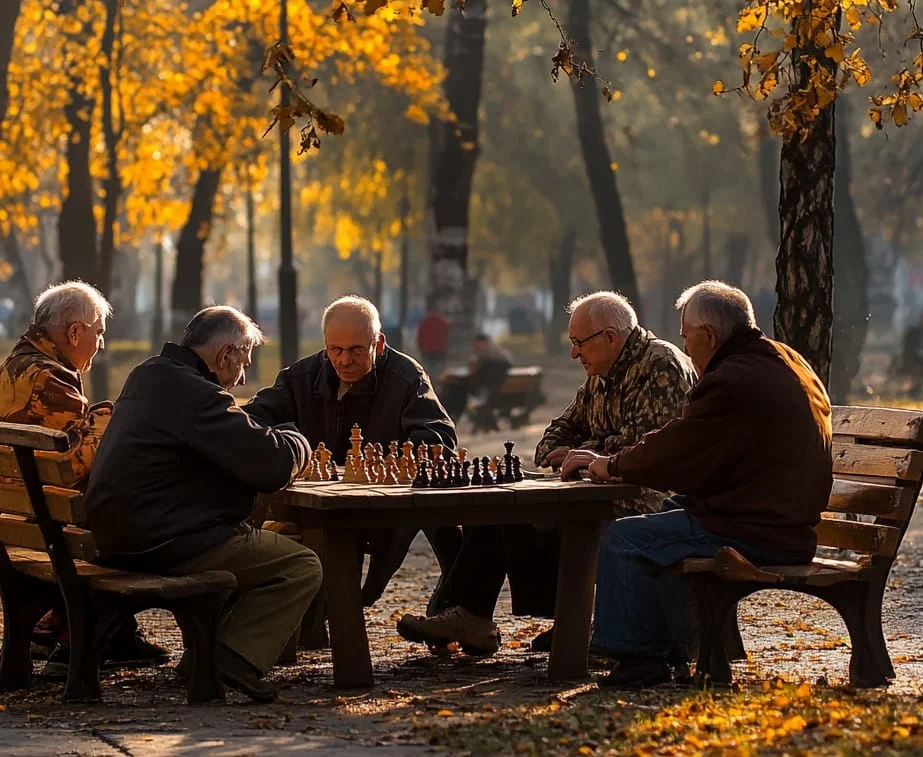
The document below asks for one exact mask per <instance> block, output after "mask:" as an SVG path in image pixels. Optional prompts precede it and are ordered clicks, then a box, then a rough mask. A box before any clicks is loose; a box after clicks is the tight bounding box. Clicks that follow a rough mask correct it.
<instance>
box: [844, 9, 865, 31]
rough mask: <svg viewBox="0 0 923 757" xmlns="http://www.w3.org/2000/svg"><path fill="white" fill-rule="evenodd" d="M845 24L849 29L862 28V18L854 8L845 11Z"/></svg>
mask: <svg viewBox="0 0 923 757" xmlns="http://www.w3.org/2000/svg"><path fill="white" fill-rule="evenodd" d="M846 23H847V24H849V28H850V29H858V28H859V27H860V26H862V16H861V15H860V14H859V11H858V10H856V8H855V7H850V8H847V9H846Z"/></svg>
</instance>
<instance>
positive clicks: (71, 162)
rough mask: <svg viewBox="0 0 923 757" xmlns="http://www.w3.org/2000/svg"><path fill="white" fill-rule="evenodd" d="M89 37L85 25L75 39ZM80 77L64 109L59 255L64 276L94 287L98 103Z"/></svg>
mask: <svg viewBox="0 0 923 757" xmlns="http://www.w3.org/2000/svg"><path fill="white" fill-rule="evenodd" d="M82 4H83V0H61V2H60V3H59V5H58V13H59V14H61V15H62V16H63V15H73V14H75V13H76V11H77V8H79V7H80V6H81V5H82ZM88 34H89V28H88V26H87V25H86V24H85V25H83V27H82V28H81V31H80V32H78V33H77V34H75V35H73V36H72V37H71V41H73V42H75V43H80V41H81V40H85V38H86V37H87V36H88ZM81 83H82V82H81V81H80V78H79V76H77V75H72V76H71V77H70V100H69V102H68V103H67V105H65V106H64V116H65V118H66V119H67V124H68V127H69V133H68V139H67V147H66V150H65V157H66V160H67V196H66V197H65V198H64V202H63V203H62V204H61V215H60V216H59V217H58V254H59V255H60V257H61V277H62V278H64V279H82V280H83V281H86V282H88V283H91V284H97V283H98V281H99V263H98V260H97V256H96V221H95V219H94V217H93V179H92V177H91V176H90V136H91V130H90V118H91V117H92V113H93V105H94V102H93V100H92V99H91V98H88V97H86V96H84V95H83V94H82V92H81V90H80V85H81Z"/></svg>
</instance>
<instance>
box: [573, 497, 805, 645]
mask: <svg viewBox="0 0 923 757" xmlns="http://www.w3.org/2000/svg"><path fill="white" fill-rule="evenodd" d="M684 499H685V498H684V497H682V496H675V497H673V498H672V499H668V500H667V501H666V502H665V503H664V506H663V509H662V510H661V511H660V512H659V513H652V514H650V515H637V516H633V517H629V518H620V519H619V520H616V521H614V522H613V523H612V524H611V525H610V526H609V528H608V529H607V530H606V533H605V534H604V536H603V541H602V544H601V546H600V551H599V571H598V573H597V578H596V612H595V624H594V629H593V639H592V642H591V644H592V646H594V647H600V648H605V649H606V650H608V651H609V652H610V654H615V655H624V656H666V655H667V654H668V653H670V652H671V651H672V650H676V651H677V652H678V653H679V654H680V655H686V656H687V657H688V656H690V654H691V652H692V650H694V649H695V648H696V646H697V643H698V623H697V621H696V616H695V608H694V605H693V600H692V595H691V592H690V591H689V587H688V586H687V584H686V578H685V576H683V575H680V574H674V573H665V572H664V570H663V569H664V568H666V567H668V566H670V565H673V564H674V563H677V562H679V561H680V560H684V559H686V558H687V557H714V556H715V554H716V553H717V552H718V550H719V549H721V548H722V547H733V548H734V549H736V550H737V551H738V552H740V553H741V554H742V555H743V556H744V557H746V558H747V559H748V560H751V561H752V562H754V563H756V564H757V565H772V564H774V565H781V564H784V563H787V562H800V560H798V559H797V558H794V557H790V556H787V555H780V554H779V553H777V552H772V553H770V552H768V551H767V550H762V549H759V548H754V547H752V546H750V545H749V544H745V543H743V542H741V541H738V540H736V539H730V538H728V537H726V536H718V535H716V534H713V533H711V532H710V531H708V530H707V529H706V528H705V527H704V526H703V525H702V524H701V523H700V522H699V521H698V520H697V519H696V518H694V517H693V516H691V515H690V514H689V513H687V512H686V511H685V510H684V509H683V500H684Z"/></svg>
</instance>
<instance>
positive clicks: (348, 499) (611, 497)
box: [263, 474, 642, 510]
mask: <svg viewBox="0 0 923 757" xmlns="http://www.w3.org/2000/svg"><path fill="white" fill-rule="evenodd" d="M263 496H268V498H269V499H270V500H271V501H272V502H278V503H279V504H282V505H289V506H293V507H305V508H309V509H314V510H342V509H349V510H357V509H358V510H361V509H367V508H371V509H384V508H388V507H392V508H408V507H410V508H414V509H417V508H430V507H444V506H447V505H477V506H494V505H513V504H518V505H523V504H528V505H551V504H567V503H574V504H577V503H580V502H613V501H618V500H634V499H639V498H641V496H642V491H641V487H639V486H634V485H632V484H594V483H590V482H588V481H561V479H560V478H559V477H558V476H557V475H556V474H552V475H549V476H548V477H547V478H533V479H527V480H525V481H517V482H515V483H510V484H493V485H491V486H457V487H451V488H440V489H429V488H427V489H414V488H412V487H411V486H410V485H409V484H404V485H397V486H386V485H382V484H352V483H345V482H342V481H296V482H294V483H293V484H291V485H289V486H288V487H286V488H285V489H283V490H282V491H280V492H276V493H275V494H270V495H263Z"/></svg>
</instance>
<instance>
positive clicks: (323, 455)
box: [314, 442, 330, 481]
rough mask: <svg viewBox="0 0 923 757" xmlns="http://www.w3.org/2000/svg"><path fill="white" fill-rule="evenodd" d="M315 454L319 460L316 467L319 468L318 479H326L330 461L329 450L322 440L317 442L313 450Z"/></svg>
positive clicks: (327, 478)
mask: <svg viewBox="0 0 923 757" xmlns="http://www.w3.org/2000/svg"><path fill="white" fill-rule="evenodd" d="M314 452H315V454H316V455H317V459H318V461H319V465H318V467H319V468H320V480H321V481H328V480H329V479H330V474H329V467H330V466H329V463H330V450H329V449H327V445H326V444H324V443H323V442H318V443H317V449H316V450H315V451H314Z"/></svg>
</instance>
